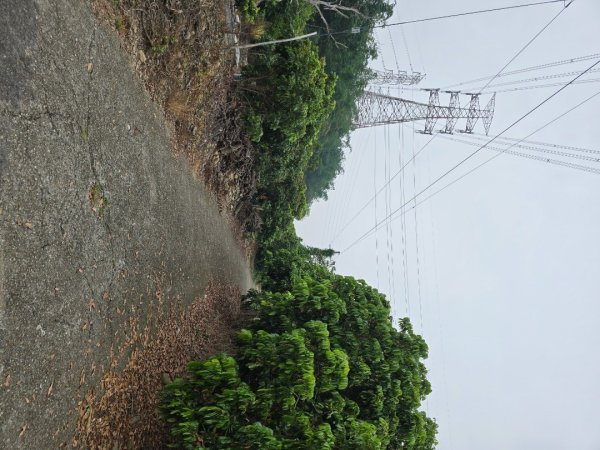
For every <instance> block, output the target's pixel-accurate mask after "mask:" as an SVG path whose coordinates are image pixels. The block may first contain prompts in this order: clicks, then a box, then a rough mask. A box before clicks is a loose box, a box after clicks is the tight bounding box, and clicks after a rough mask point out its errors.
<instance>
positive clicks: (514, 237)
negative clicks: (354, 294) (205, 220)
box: [296, 0, 600, 450]
mask: <svg viewBox="0 0 600 450" xmlns="http://www.w3.org/2000/svg"><path fill="white" fill-rule="evenodd" d="M518 3H520V2H519V1H517V0H489V1H486V2H481V1H477V0H458V1H454V2H448V1H446V0H428V1H418V0H399V1H398V2H397V6H396V9H395V14H394V17H393V18H392V19H390V22H393V21H397V20H410V19H415V18H422V17H430V16H438V15H444V14H452V13H456V12H463V11H468V10H475V9H482V8H493V7H501V6H509V5H515V4H518ZM561 8H562V3H556V4H552V5H550V6H539V7H531V8H523V9H518V10H512V11H505V12H498V13H492V14H487V15H479V16H469V17H462V18H455V19H449V20H444V21H436V22H427V23H421V24H414V25H405V26H403V27H402V28H400V27H391V28H387V29H380V30H378V31H377V33H376V36H377V41H378V44H379V47H380V57H379V58H378V59H377V60H376V61H373V63H372V67H373V68H374V69H384V68H386V69H393V70H396V69H397V68H400V69H402V70H407V71H410V70H411V65H412V69H413V70H414V71H423V72H425V73H426V74H427V77H426V78H425V80H424V81H423V82H422V83H421V84H420V85H419V87H424V88H425V87H445V86H447V85H450V84H454V83H459V82H462V81H466V80H471V79H474V78H479V77H485V76H490V77H491V76H492V75H493V74H495V73H496V72H498V71H499V70H500V69H501V68H502V67H503V66H504V65H505V64H506V62H508V61H509V60H510V58H511V57H513V56H514V55H515V54H516V53H517V51H518V50H520V49H521V48H522V47H523V45H525V43H526V42H527V41H528V40H529V39H530V38H532V37H533V36H534V35H535V34H536V33H537V32H538V31H539V30H540V29H541V28H542V27H543V26H544V25H545V24H547V23H548V22H549V21H550V20H551V19H552V17H553V16H555V15H556V14H557V13H558V11H559V10H560V9H561ZM599 21H600V2H599V1H597V0H576V1H575V2H573V3H572V4H571V6H569V7H568V8H567V9H566V10H565V11H564V12H563V13H562V14H561V15H560V16H559V17H558V18H557V19H556V20H555V21H554V22H553V23H552V24H551V25H550V26H549V27H548V28H547V29H546V30H545V31H544V32H543V33H542V34H541V35H540V36H539V37H538V38H537V39H536V40H535V41H534V42H533V44H532V45H531V46H530V47H529V48H527V49H526V50H525V51H524V52H523V53H522V54H521V55H520V56H519V57H518V58H517V59H516V60H515V61H514V62H512V63H511V64H510V65H509V66H508V68H507V69H506V71H510V70H515V69H520V68H525V67H531V66H535V65H538V64H544V63H548V62H553V61H558V60H564V59H569V58H574V57H579V56H584V55H590V54H595V53H600V39H598V24H599ZM402 32H404V36H405V39H403V36H402ZM405 42H406V44H405ZM407 50H408V52H407ZM396 59H397V61H398V64H396ZM595 61H596V60H589V61H584V62H580V63H577V64H570V65H565V66H560V67H554V68H550V69H545V70H541V71H539V72H528V73H524V74H521V75H515V76H514V77H512V78H510V77H500V78H498V79H497V80H496V81H495V82H494V83H493V84H496V83H500V82H506V81H509V80H519V79H522V78H530V77H535V76H546V75H551V74H556V73H562V72H567V71H578V70H583V69H585V68H586V67H587V66H589V65H591V64H592V63H594V62H595ZM597 67H600V66H597ZM588 78H594V77H593V75H590V76H589V77H588ZM568 79H569V78H568V77H567V78H560V79H551V81H552V82H564V81H566V80H568ZM549 82H550V81H547V83H549ZM484 84H485V83H484ZM530 84H540V82H537V83H530ZM479 86H480V85H479ZM514 86H518V85H509V86H506V87H504V88H508V87H514ZM465 87H471V88H475V87H478V85H476V84H475V85H473V84H472V85H471V86H465ZM558 88H559V86H556V87H550V88H544V89H531V90H523V91H511V92H499V93H498V94H497V98H496V113H495V118H494V122H493V123H492V127H491V130H490V137H491V136H493V135H495V134H497V133H500V132H501V131H503V130H504V129H505V128H506V127H508V126H509V125H511V124H512V123H513V122H514V121H516V120H517V119H519V118H520V117H521V116H522V115H523V114H525V113H526V112H527V111H529V110H530V109H531V108H533V107H534V106H536V105H537V104H538V103H540V102H541V101H542V100H544V99H545V98H546V97H548V96H550V95H551V94H552V93H553V92H555V91H556V90H557V89H558ZM497 89H498V90H500V89H502V88H501V87H498V88H497ZM598 91H600V83H590V84H578V85H573V86H570V87H568V88H567V89H565V90H564V91H562V92H561V93H560V94H558V95H557V96H556V97H554V98H553V99H552V100H550V101H549V102H548V103H546V104H544V105H543V106H542V107H540V108H539V109H538V110H536V111H535V112H534V113H532V114H531V115H530V116H528V117H526V118H525V119H524V120H522V121H521V122H519V123H518V124H517V125H516V126H514V127H513V128H511V129H510V130H509V131H506V133H505V134H504V136H507V137H512V138H523V137H525V136H527V135H528V134H529V133H531V132H532V131H534V130H536V129H537V128H539V127H540V126H542V125H544V124H545V123H547V122H549V121H550V120H552V119H554V118H555V117H557V116H559V115H560V114H562V113H564V112H565V111H567V110H568V109H569V108H571V107H573V106H575V105H576V104H577V103H579V102H580V101H582V100H584V99H585V98H587V97H589V96H590V95H592V94H594V93H595V92H598ZM386 92H387V91H386ZM390 94H391V95H399V96H400V95H401V96H403V97H404V98H409V99H414V100H416V101H423V102H426V101H427V93H425V92H419V91H408V90H406V91H404V92H397V91H396V88H393V90H391V91H390ZM488 98H489V95H488V96H486V95H482V106H483V105H484V104H485V103H486V102H487V99H488ZM465 99H466V97H465V98H463V100H462V102H463V104H464V102H465ZM440 100H441V103H442V104H444V103H446V104H447V102H448V97H447V96H444V94H441V95H440ZM599 116H600V95H599V96H598V97H596V98H594V99H592V100H590V101H589V102H587V103H586V104H584V105H582V106H581V107H579V108H578V109H576V110H574V111H573V112H571V113H569V114H568V115H566V116H565V117H563V118H561V119H560V120H558V121H556V122H555V123H553V124H551V125H550V126H548V127H547V128H545V129H543V130H541V131H539V132H538V133H537V134H535V135H533V136H531V137H530V138H528V139H529V140H534V141H542V142H548V143H554V144H560V145H570V146H577V147H585V148H589V149H596V150H600V144H599V143H598V141H599V139H598V137H599V131H598V117H599ZM413 126H414V130H413ZM441 126H443V123H441V122H440V123H438V125H437V127H436V128H438V129H439V128H440V127H441ZM422 127H423V123H421V122H417V123H414V124H405V125H403V126H400V125H389V126H384V127H377V128H366V129H359V130H356V131H354V132H353V133H352V135H351V151H349V152H348V153H347V155H346V161H345V163H344V173H343V174H342V175H340V176H339V177H338V179H337V180H336V183H335V187H334V189H333V190H332V191H331V192H330V193H329V198H328V200H327V201H319V202H317V203H315V204H314V205H313V206H312V208H311V211H310V215H309V216H308V217H307V218H305V219H303V220H302V221H301V222H298V223H297V225H296V227H297V231H298V233H299V235H300V236H301V237H302V238H303V239H304V241H305V243H307V244H309V245H313V246H320V247H329V246H332V247H333V248H334V249H336V250H343V251H342V253H340V254H339V255H338V256H337V257H336V270H337V272H338V273H341V274H348V275H353V276H355V277H357V278H362V279H365V280H366V281H367V282H368V283H369V284H371V285H374V286H376V287H378V288H379V289H380V291H382V292H384V293H385V294H386V295H387V296H388V298H389V299H390V303H391V305H392V310H393V315H394V317H396V318H397V317H404V316H409V317H410V319H411V321H412V323H413V324H414V327H415V330H416V331H417V332H418V333H420V334H422V335H423V336H424V338H425V340H426V341H427V343H428V345H429V349H430V353H429V358H428V359H427V361H426V365H427V367H428V370H429V379H430V380H431V382H432V385H433V392H432V394H431V395H430V396H429V398H428V400H427V402H425V403H424V405H423V409H424V410H426V411H427V412H428V414H429V415H430V416H433V417H435V418H436V419H437V421H438V424H439V440H440V444H439V446H438V448H439V449H441V450H452V449H456V450H458V449H460V450H482V449H486V450H496V449H498V450H499V449H502V450H506V449H511V450H513V449H514V450H520V449H523V450H537V449H540V450H542V449H543V450H571V449H572V450H599V449H600V427H598V425H599V418H600V358H598V345H599V344H600V233H599V232H598V230H599V228H598V223H599V222H600V175H598V174H597V173H589V172H584V171H581V170H575V169H572V168H567V167H562V166H558V165H552V164H548V163H545V162H541V161H537V160H530V159H525V158H519V157H516V156H512V155H506V154H502V155H500V156H499V157H497V158H495V159H494V160H492V161H491V162H489V163H488V164H486V165H485V166H482V167H481V168H479V169H477V170H475V171H473V173H471V174H469V175H467V176H465V178H464V179H462V180H460V181H458V182H456V183H455V184H453V185H451V186H449V187H448V188H446V189H444V190H443V191H441V192H440V193H439V194H436V195H434V196H433V197H432V198H431V199H429V200H426V201H423V203H422V204H419V205H418V206H417V207H416V208H414V209H406V210H405V211H406V214H404V215H398V214H396V215H394V216H393V217H392V218H391V220H390V221H388V224H387V225H384V226H383V227H382V228H381V229H380V230H379V231H378V232H377V233H376V234H374V235H372V236H370V237H368V238H366V239H363V240H362V241H360V242H358V243H356V244H355V245H352V244H353V243H354V242H355V241H357V239H358V238H359V237H360V236H361V235H363V234H364V233H365V232H367V231H368V230H369V229H371V228H372V227H373V225H374V224H375V223H376V222H378V221H379V222H381V221H383V223H384V224H385V221H384V219H385V217H386V216H387V215H389V213H390V212H392V211H394V210H396V209H398V208H399V207H400V206H401V205H402V204H403V203H404V202H403V198H404V201H406V200H411V199H412V198H413V196H414V194H415V193H416V192H419V191H421V190H422V189H424V188H425V187H427V186H428V185H429V184H430V183H431V182H432V181H434V180H435V179H437V178H438V177H439V176H440V175H442V174H444V173H445V172H446V171H448V170H449V169H450V168H452V167H453V166H454V165H455V164H457V163H458V162H459V161H461V160H462V159H464V158H465V157H466V156H468V155H469V154H470V153H472V152H473V151H474V150H476V149H477V147H473V146H468V145H465V144H459V143H456V142H452V141H447V140H445V139H444V138H443V137H436V138H435V139H434V140H433V141H431V143H430V144H429V145H428V146H427V147H426V148H424V149H423V151H422V152H421V153H420V154H419V155H418V157H417V158H416V159H415V160H414V162H410V163H409V164H408V165H407V167H406V169H405V171H404V173H403V174H402V176H398V177H396V178H395V179H394V180H393V181H392V182H391V183H390V185H389V188H387V189H384V190H383V191H382V192H381V194H380V195H378V196H377V200H376V203H377V205H376V207H375V202H371V203H369V204H368V205H367V207H366V208H364V211H362V212H361V213H360V214H359V215H358V216H357V217H356V218H355V219H354V220H351V219H352V217H353V216H355V214H356V213H357V212H358V211H359V210H360V208H361V207H362V206H363V205H364V204H366V203H367V202H368V201H369V200H370V199H371V198H372V197H373V195H374V193H375V192H376V191H377V190H379V189H380V188H381V187H383V186H384V184H385V182H386V180H387V179H389V178H390V177H391V176H392V175H394V174H395V173H396V172H397V171H398V170H399V169H400V167H401V166H400V164H401V163H402V164H404V163H406V162H407V161H409V160H410V158H411V157H412V155H413V152H417V151H419V149H421V147H423V145H425V144H426V143H427V142H428V140H430V139H431V137H430V136H426V135H422V134H419V133H417V132H416V131H417V130H421V129H422ZM461 127H464V121H459V122H458V124H457V126H456V129H459V128H461ZM475 131H476V132H477V133H484V130H483V127H482V125H481V123H479V124H478V125H477V126H476V128H475ZM455 137H458V138H462V137H461V136H460V135H459V134H457V135H456V136H455ZM470 140H474V139H473V138H470ZM477 142H480V143H482V142H483V141H477ZM515 150H517V149H515ZM520 151H525V152H526V151H527V150H520ZM494 154H496V152H493V151H491V150H487V149H483V150H481V151H480V152H478V153H477V154H476V155H475V156H474V157H472V158H471V159H470V160H468V161H467V162H466V163H465V164H464V165H462V166H460V167H459V168H458V169H456V170H455V171H453V172H451V174H450V175H448V176H446V177H445V178H444V179H443V180H442V181H440V182H439V183H438V184H436V185H435V187H433V188H432V189H431V190H430V191H427V193H426V194H424V195H423V196H421V197H418V200H417V201H420V200H421V199H423V198H425V197H426V196H427V195H429V194H430V193H433V192H434V191H436V190H437V189H438V188H440V187H442V186H444V185H445V184H446V183H447V182H450V181H452V180H454V179H456V178H458V177H459V176H460V175H462V174H464V173H466V172H468V171H469V170H470V169H471V168H473V167H475V166H477V164H479V163H481V162H483V161H485V160H486V159H488V158H489V157H490V156H493V155H494ZM552 157H553V158H554V156H552ZM557 159H560V158H557ZM576 163H578V164H585V165H588V166H590V167H592V166H593V167H596V168H598V169H600V163H595V162H590V161H576ZM413 204H414V203H410V205H411V206H412V205H413Z"/></svg>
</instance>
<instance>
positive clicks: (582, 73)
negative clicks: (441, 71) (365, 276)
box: [342, 60, 600, 253]
mask: <svg viewBox="0 0 600 450" xmlns="http://www.w3.org/2000/svg"><path fill="white" fill-rule="evenodd" d="M598 64H600V60H598V61H596V62H595V63H594V64H592V65H591V66H589V67H588V68H587V69H585V70H584V71H583V72H581V73H580V74H579V75H577V76H576V77H575V78H573V79H572V80H570V81H569V82H568V83H565V84H564V85H563V86H562V87H561V88H560V89H557V90H556V91H555V92H553V93H552V94H551V95H550V96H548V97H546V98H545V99H544V100H543V101H542V102H540V103H538V104H537V105H536V106H534V107H533V108H532V109H530V110H529V111H527V112H526V113H525V114H523V115H522V116H521V117H519V118H518V119H517V120H515V121H514V122H513V123H511V124H510V125H508V126H507V127H506V128H505V129H504V130H502V131H501V132H500V133H498V134H497V135H496V136H494V137H493V138H492V139H490V140H489V141H488V142H486V143H485V144H483V145H482V146H480V147H479V148H478V149H477V150H475V151H474V152H472V153H470V154H469V155H468V156H467V157H466V158H464V159H462V160H461V161H459V162H458V163H457V164H455V165H454V166H453V167H451V168H450V169H449V170H447V171H446V172H444V173H443V174H442V175H440V176H439V177H438V178H436V179H435V180H434V181H433V182H432V183H430V184H429V185H428V186H426V187H425V188H424V189H422V190H421V191H419V192H418V193H417V194H416V195H415V196H414V197H413V198H411V199H410V200H408V201H407V202H405V203H404V204H403V205H400V206H399V207H398V208H396V209H395V210H394V211H393V212H392V214H391V216H393V215H394V214H396V213H397V212H398V211H400V210H401V209H403V208H405V207H406V205H407V204H409V203H410V202H412V200H413V199H414V198H416V197H419V196H420V195H422V194H423V193H425V192H426V191H428V190H429V189H430V188H431V187H432V186H434V185H435V184H437V183H438V182H439V181H440V180H442V179H443V178H445V177H446V176H448V175H449V174H450V173H452V172H454V170H456V169H457V168H458V167H460V166H462V165H463V164H464V163H465V162H467V161H468V160H470V159H471V158H472V157H473V156H475V155H476V154H477V153H479V152H480V151H481V150H483V149H484V148H486V147H487V146H488V145H489V144H491V143H492V142H494V141H495V140H496V139H498V138H499V137H500V136H501V135H503V134H504V133H506V132H507V131H508V130H510V129H511V128H513V127H514V126H515V125H517V124H518V123H519V122H521V121H522V120H523V119H525V118H526V117H528V116H530V115H531V114H533V113H534V112H535V111H537V110H538V109H539V108H541V107H542V106H543V105H544V104H546V103H548V102H549V101H550V100H551V99H553V98H554V97H556V96H557V95H558V94H560V93H561V92H562V91H564V90H565V89H566V88H567V87H569V86H570V85H571V84H573V83H574V82H575V81H576V80H577V79H579V78H580V77H582V76H583V75H585V74H586V73H587V72H588V71H590V70H592V69H593V68H594V67H596V66H597V65H598ZM527 137H529V136H527ZM415 207H416V205H415ZM386 219H387V218H386ZM377 227H378V225H376V226H375V227H372V228H370V229H369V230H367V231H366V232H365V233H363V234H362V235H361V236H360V237H359V238H358V239H356V240H355V241H354V242H352V244H350V245H349V246H348V247H346V248H345V249H344V250H342V253H343V252H346V251H348V250H349V249H351V248H352V247H354V246H355V245H356V244H357V243H358V242H360V241H362V240H363V239H364V238H365V237H366V236H368V235H369V233H370V232H371V231H373V230H376V229H377Z"/></svg>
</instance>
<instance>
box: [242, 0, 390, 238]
mask: <svg viewBox="0 0 600 450" xmlns="http://www.w3.org/2000/svg"><path fill="white" fill-rule="evenodd" d="M343 5H344V7H348V8H354V9H355V10H356V12H350V11H345V12H344V14H343V15H341V14H338V13H336V12H335V11H332V10H331V9H328V8H326V7H324V6H321V8H320V9H321V12H322V14H323V17H324V18H325V21H326V22H324V21H323V18H322V17H321V15H320V14H319V13H318V10H317V8H316V6H315V5H314V4H311V3H309V2H308V1H307V0H299V1H297V0H281V1H272V0H271V1H264V2H263V1H255V0H239V1H238V7H239V8H240V10H241V11H242V12H243V14H244V17H245V21H246V22H247V23H249V24H251V25H252V24H253V25H252V26H254V28H252V27H250V28H249V29H250V30H256V29H257V28H258V29H260V30H261V33H259V34H260V35H259V36H257V37H256V34H257V33H253V32H251V31H250V32H249V35H250V36H255V38H256V39H257V40H265V41H266V40H274V39H282V38H288V37H290V36H295V35H300V34H302V33H305V32H309V31H314V30H319V33H320V34H319V36H317V37H316V38H312V39H310V40H303V41H295V42H289V43H282V44H277V45H269V46H264V47H259V48H257V49H254V50H252V51H251V52H250V54H249V59H248V60H249V64H248V66H246V67H245V68H244V71H243V81H242V82H241V83H239V94H240V96H241V97H242V98H243V99H244V100H245V104H246V109H247V113H246V125H247V129H248V133H249V136H250V138H251V140H252V141H253V142H254V145H255V148H256V154H257V158H256V172H257V174H258V180H259V181H258V192H257V196H256V202H257V203H258V204H259V206H260V208H262V211H263V213H262V216H263V217H262V218H263V222H264V229H263V230H262V231H261V236H260V237H259V241H262V240H264V239H267V236H269V235H271V234H272V233H274V232H275V230H276V229H277V228H280V227H284V228H285V227H286V226H287V225H288V224H289V223H291V222H292V221H293V219H294V218H301V217H303V216H304V215H305V214H306V212H307V211H308V205H309V204H310V203H311V202H312V201H314V200H315V199H318V198H325V197H326V192H327V190H328V189H329V188H330V187H331V186H332V183H333V180H334V178H335V177H336V175H337V174H339V173H340V172H341V171H342V161H343V156H344V149H345V148H346V147H347V141H348V134H349V132H350V129H351V125H352V119H353V117H354V116H355V113H356V106H355V104H356V99H357V97H358V96H359V95H360V94H361V93H362V91H363V90H364V88H365V86H366V84H367V82H368V79H369V78H370V76H371V73H370V71H369V69H368V67H367V63H368V61H369V60H370V59H371V58H373V57H374V56H375V55H376V48H375V44H374V42H373V39H372V30H373V28H372V27H373V26H374V25H375V23H377V22H379V21H381V20H384V19H385V18H387V17H388V16H389V15H390V14H391V13H392V6H391V5H390V4H389V3H387V2H386V0H367V1H365V0H350V1H349V2H347V3H346V2H345V3H344V4H343ZM326 27H329V29H330V30H331V31H336V30H337V31H340V30H349V29H350V28H351V27H359V28H360V32H359V33H354V34H350V33H341V34H338V35H335V36H336V37H335V39H334V38H332V37H331V36H328V35H327V33H326V32H325V31H326Z"/></svg>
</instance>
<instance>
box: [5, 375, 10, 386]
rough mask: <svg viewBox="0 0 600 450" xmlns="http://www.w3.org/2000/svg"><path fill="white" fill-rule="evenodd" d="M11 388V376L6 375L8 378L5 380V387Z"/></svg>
mask: <svg viewBox="0 0 600 450" xmlns="http://www.w3.org/2000/svg"><path fill="white" fill-rule="evenodd" d="M9 386H10V374H8V375H6V378H4V387H9Z"/></svg>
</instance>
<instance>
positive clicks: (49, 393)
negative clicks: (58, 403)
mask: <svg viewBox="0 0 600 450" xmlns="http://www.w3.org/2000/svg"><path fill="white" fill-rule="evenodd" d="M53 389H54V381H53V382H52V383H50V387H48V393H47V395H48V397H50V396H51V395H52V390H53Z"/></svg>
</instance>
